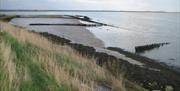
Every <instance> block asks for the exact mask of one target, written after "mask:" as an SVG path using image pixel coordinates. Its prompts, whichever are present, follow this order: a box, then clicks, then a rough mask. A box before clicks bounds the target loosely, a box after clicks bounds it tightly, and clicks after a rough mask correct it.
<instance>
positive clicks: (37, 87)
mask: <svg viewBox="0 0 180 91" xmlns="http://www.w3.org/2000/svg"><path fill="white" fill-rule="evenodd" d="M0 38H1V40H2V41H4V42H5V44H6V45H8V46H10V47H11V50H12V53H13V56H14V57H13V62H14V63H15V64H16V71H17V72H18V77H23V75H24V74H25V73H23V72H24V69H27V70H28V74H29V75H30V79H28V80H21V82H20V87H19V90H20V91H73V89H71V87H68V86H67V85H65V84H62V85H61V86H59V85H58V84H57V82H56V81H55V79H54V78H53V76H51V75H50V74H47V73H46V71H45V70H44V69H43V67H41V65H38V64H36V63H34V62H33V59H32V58H33V57H34V55H35V54H37V53H38V51H39V50H41V48H38V47H36V46H33V45H31V44H30V43H28V42H25V43H20V42H18V41H17V40H16V39H15V38H13V37H12V36H11V35H9V34H8V33H6V32H0ZM1 58H2V57H1ZM0 61H1V62H2V59H0ZM1 65H2V64H1ZM3 74H4V72H3V71H0V79H1V80H5V75H3ZM7 84H8V83H7ZM7 84H5V85H4V86H8V85H7ZM5 88H8V87H2V86H1V87H0V89H1V91H8V89H5ZM11 91H14V90H13V89H12V90H11Z"/></svg>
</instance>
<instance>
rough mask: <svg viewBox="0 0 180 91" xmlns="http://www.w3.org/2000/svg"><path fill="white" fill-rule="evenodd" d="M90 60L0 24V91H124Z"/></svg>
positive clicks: (64, 47)
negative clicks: (103, 88)
mask: <svg viewBox="0 0 180 91" xmlns="http://www.w3.org/2000/svg"><path fill="white" fill-rule="evenodd" d="M95 62H96V61H95V59H94V58H91V59H89V58H87V57H83V56H82V55H80V54H79V53H78V52H76V51H74V50H73V49H71V48H70V47H68V46H61V45H57V44H53V43H52V42H50V41H48V40H47V39H46V38H44V37H42V36H40V35H38V34H35V33H31V32H28V31H25V29H21V28H17V27H14V26H12V25H10V24H7V23H4V22H0V91H95V90H96V89H97V88H99V87H100V86H103V84H106V85H108V86H110V87H111V88H112V90H114V91H125V88H124V86H123V78H122V76H119V77H118V78H117V77H114V76H113V75H111V74H110V73H109V72H108V71H107V70H105V69H104V68H102V67H99V66H98V65H96V63H95Z"/></svg>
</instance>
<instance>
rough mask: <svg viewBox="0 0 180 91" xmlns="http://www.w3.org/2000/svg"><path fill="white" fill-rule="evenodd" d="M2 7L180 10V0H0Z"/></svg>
mask: <svg viewBox="0 0 180 91" xmlns="http://www.w3.org/2000/svg"><path fill="white" fill-rule="evenodd" d="M0 9H31V10H34V9H36V10H49V9H50V10H125V11H170V12H180V0H0Z"/></svg>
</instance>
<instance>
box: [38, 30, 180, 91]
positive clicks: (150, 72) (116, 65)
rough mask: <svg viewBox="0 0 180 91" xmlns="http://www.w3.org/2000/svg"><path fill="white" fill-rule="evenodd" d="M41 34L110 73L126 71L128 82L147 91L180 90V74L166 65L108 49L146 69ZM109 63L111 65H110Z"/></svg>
mask: <svg viewBox="0 0 180 91" xmlns="http://www.w3.org/2000/svg"><path fill="white" fill-rule="evenodd" d="M35 33H37V32H35ZM39 34H40V35H42V36H44V37H46V38H48V39H49V40H51V41H52V42H53V43H57V44H61V45H69V46H71V47H72V48H73V49H75V50H77V51H78V52H79V53H80V54H82V55H84V56H88V57H95V58H97V64H99V65H100V66H103V65H108V66H109V68H107V69H108V70H110V71H111V70H114V69H116V71H117V72H120V71H121V69H123V70H125V71H126V73H125V75H126V76H127V78H128V80H130V81H133V82H136V83H137V84H139V85H141V86H143V87H145V88H146V89H150V90H154V89H161V90H164V89H165V88H166V87H167V86H172V87H173V88H174V90H175V91H178V90H180V87H178V86H179V85H180V79H178V78H179V77H180V73H178V72H176V71H174V70H173V69H171V68H170V67H169V66H167V65H165V64H161V63H159V62H156V61H155V60H152V59H149V58H146V57H142V56H140V55H137V54H134V53H130V52H127V51H124V50H122V49H121V48H112V47H111V48H110V47H109V48H106V49H110V50H113V51H117V52H119V53H120V54H124V55H125V56H127V57H129V58H132V59H135V60H138V61H140V62H142V63H144V64H145V68H144V67H140V66H138V65H133V64H131V63H129V62H127V61H126V60H123V59H119V58H117V57H114V56H112V55H108V54H107V53H102V52H97V51H96V49H95V48H94V47H90V46H86V45H83V44H78V43H74V42H72V41H71V40H69V39H66V38H63V37H60V36H56V35H53V34H49V33H46V32H42V33H39ZM109 62H110V64H111V65H110V64H109ZM112 64H113V65H112ZM112 67H113V68H112ZM153 68H156V69H153ZM157 69H158V70H157ZM116 71H115V72H113V71H112V74H114V75H116V74H117V72H116ZM169 78H171V79H169Z"/></svg>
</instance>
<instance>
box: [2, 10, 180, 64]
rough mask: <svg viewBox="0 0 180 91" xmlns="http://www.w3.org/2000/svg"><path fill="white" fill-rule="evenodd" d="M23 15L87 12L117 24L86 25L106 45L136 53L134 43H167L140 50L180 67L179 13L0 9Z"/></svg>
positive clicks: (79, 13)
mask: <svg viewBox="0 0 180 91" xmlns="http://www.w3.org/2000/svg"><path fill="white" fill-rule="evenodd" d="M1 13H6V14H17V15H18V14H19V15H21V14H24V15H29V14H32V15H34V14H35V15H37V14H38V15H44V14H46V15H64V14H65V15H66V14H70V15H86V16H89V17H91V18H92V19H93V20H96V21H100V22H104V23H107V24H112V25H115V26H118V27H119V28H113V27H106V26H104V27H98V28H88V29H89V30H90V32H92V33H93V34H94V35H95V36H96V37H97V38H99V39H101V40H102V41H104V43H105V46H106V47H110V46H111V47H119V48H123V49H125V50H127V51H131V52H135V46H140V45H146V44H152V43H162V42H170V44H169V45H165V46H162V47H160V48H156V49H153V50H151V51H146V52H144V53H141V55H144V56H147V57H149V58H152V59H156V60H157V61H159V62H164V63H166V64H168V65H170V66H176V67H180V13H132V12H131V13H130V12H1Z"/></svg>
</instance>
